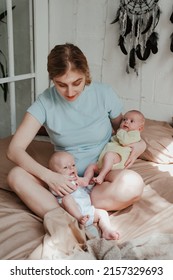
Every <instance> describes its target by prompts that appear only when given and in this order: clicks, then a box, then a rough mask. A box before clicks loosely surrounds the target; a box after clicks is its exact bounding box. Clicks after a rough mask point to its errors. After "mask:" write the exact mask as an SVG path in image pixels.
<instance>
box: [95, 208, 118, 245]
mask: <svg viewBox="0 0 173 280" xmlns="http://www.w3.org/2000/svg"><path fill="white" fill-rule="evenodd" d="M94 222H96V223H98V226H99V228H100V229H101V231H102V237H103V238H105V239H107V240H117V239H119V233H118V232H117V231H115V230H114V229H113V228H112V226H111V223H110V219H109V215H108V213H107V211H105V210H102V209H95V215H94Z"/></svg>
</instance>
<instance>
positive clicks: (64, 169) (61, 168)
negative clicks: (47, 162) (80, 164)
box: [56, 155, 77, 177]
mask: <svg viewBox="0 0 173 280" xmlns="http://www.w3.org/2000/svg"><path fill="white" fill-rule="evenodd" d="M56 171H57V172H59V173H61V174H63V175H68V176H70V177H75V176H77V169H76V164H75V161H74V159H73V157H72V156H70V155H67V156H65V157H63V158H61V160H60V161H59V163H58V164H57V165H56Z"/></svg>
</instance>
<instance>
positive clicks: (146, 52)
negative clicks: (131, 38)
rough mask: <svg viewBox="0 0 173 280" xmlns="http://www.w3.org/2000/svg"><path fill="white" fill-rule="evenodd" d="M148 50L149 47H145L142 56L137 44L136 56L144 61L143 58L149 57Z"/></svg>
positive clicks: (139, 46)
mask: <svg viewBox="0 0 173 280" xmlns="http://www.w3.org/2000/svg"><path fill="white" fill-rule="evenodd" d="M150 50H151V49H150V47H149V46H147V47H146V48H145V51H144V54H143V56H142V54H141V45H140V44H138V45H137V47H136V55H137V57H138V58H139V59H140V60H142V61H145V60H146V59H147V58H148V57H149V55H150Z"/></svg>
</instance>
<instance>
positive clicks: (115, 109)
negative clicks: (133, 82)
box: [106, 87, 123, 119]
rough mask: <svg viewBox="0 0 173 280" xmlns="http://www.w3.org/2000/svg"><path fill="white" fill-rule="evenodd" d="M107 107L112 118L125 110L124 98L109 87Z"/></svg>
mask: <svg viewBox="0 0 173 280" xmlns="http://www.w3.org/2000/svg"><path fill="white" fill-rule="evenodd" d="M107 93H108V94H107V96H106V97H107V109H108V114H109V117H110V119H114V118H116V117H118V116H119V115H120V114H121V113H122V110H123V103H122V100H121V99H120V98H119V96H118V95H117V93H116V92H115V91H114V90H113V89H112V88H111V87H109V88H108V92H107Z"/></svg>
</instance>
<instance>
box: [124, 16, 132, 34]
mask: <svg viewBox="0 0 173 280" xmlns="http://www.w3.org/2000/svg"><path fill="white" fill-rule="evenodd" d="M131 30H132V21H131V19H130V18H129V16H127V25H126V31H125V34H124V36H127V35H128V34H129V33H130V32H131Z"/></svg>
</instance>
